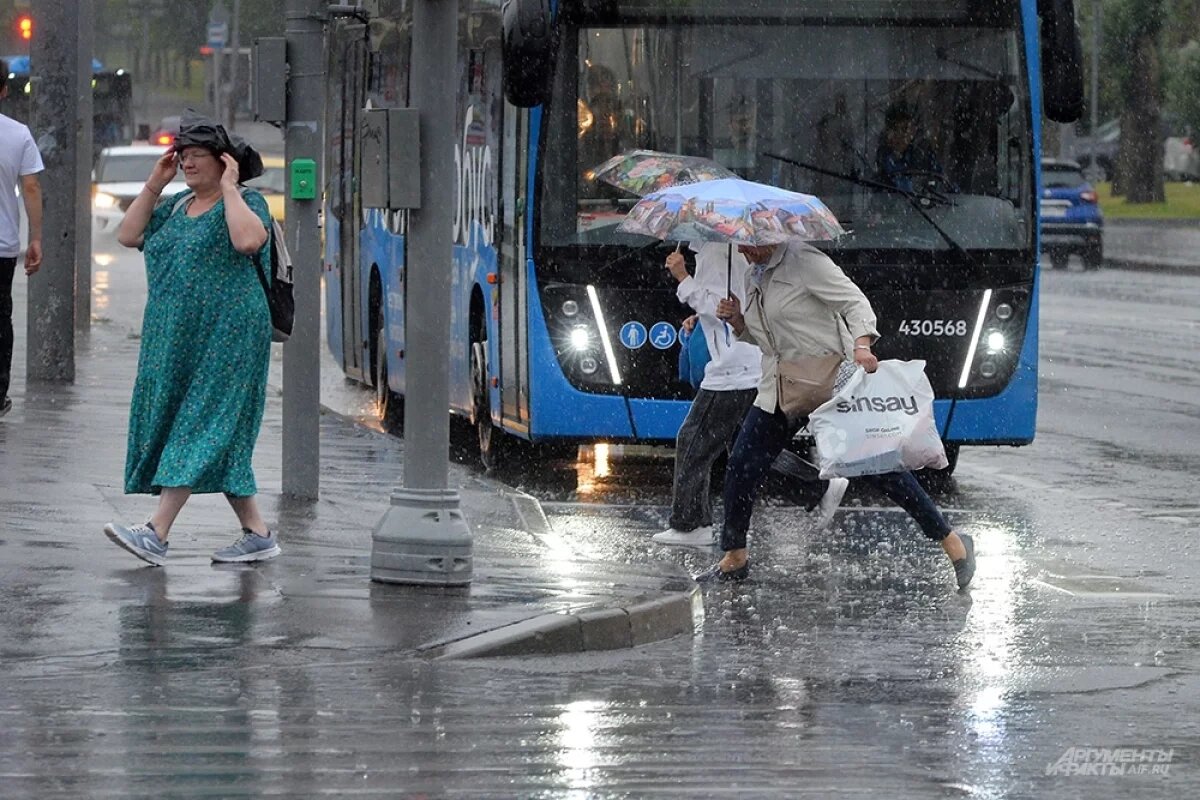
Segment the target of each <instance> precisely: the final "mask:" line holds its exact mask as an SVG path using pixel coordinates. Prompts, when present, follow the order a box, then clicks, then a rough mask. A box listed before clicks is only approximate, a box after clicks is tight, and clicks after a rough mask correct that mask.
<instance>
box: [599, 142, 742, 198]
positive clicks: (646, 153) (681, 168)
mask: <svg viewBox="0 0 1200 800" xmlns="http://www.w3.org/2000/svg"><path fill="white" fill-rule="evenodd" d="M587 177H588V178H590V179H593V180H600V181H604V182H605V183H609V184H612V185H613V186H616V187H617V188H618V189H624V190H625V191H627V192H632V193H633V194H636V195H638V196H643V195H646V194H649V193H650V192H654V191H658V190H660V189H666V188H667V187H669V186H679V185H680V184H686V183H698V182H699V181H715V180H719V179H721V178H736V177H737V176H736V175H734V174H733V173H732V172H730V171H729V170H727V169H725V167H722V166H721V165H720V164H718V163H717V162H715V161H713V160H711V159H707V158H701V157H700V156H681V155H678V154H676V153H662V152H659V151H658V150H628V151H626V152H624V153H621V155H619V156H613V157H612V158H610V159H609V160H608V161H605V162H604V163H603V164H601V165H600V166H598V167H595V168H594V169H592V170H589V171H588V174H587Z"/></svg>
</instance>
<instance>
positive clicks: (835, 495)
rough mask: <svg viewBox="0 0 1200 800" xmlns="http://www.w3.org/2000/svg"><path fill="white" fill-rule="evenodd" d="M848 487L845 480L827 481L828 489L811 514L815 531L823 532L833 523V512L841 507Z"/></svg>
mask: <svg viewBox="0 0 1200 800" xmlns="http://www.w3.org/2000/svg"><path fill="white" fill-rule="evenodd" d="M849 485H850V481H849V480H847V479H846V478H830V479H829V488H828V489H826V490H825V494H824V495H823V496H822V497H821V502H820V503H818V504H817V509H816V512H815V513H814V514H813V525H814V527H815V528H816V529H817V530H819V531H823V530H825V529H826V528H828V527H829V525H830V524H831V523H832V522H833V515H834V512H836V511H837V510H838V508H839V507H840V506H841V505H842V498H843V497H845V495H846V487H848V486H849Z"/></svg>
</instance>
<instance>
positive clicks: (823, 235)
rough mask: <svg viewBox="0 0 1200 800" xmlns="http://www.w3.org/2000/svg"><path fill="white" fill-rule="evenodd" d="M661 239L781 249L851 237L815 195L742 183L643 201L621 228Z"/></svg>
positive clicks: (678, 189)
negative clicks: (797, 243)
mask: <svg viewBox="0 0 1200 800" xmlns="http://www.w3.org/2000/svg"><path fill="white" fill-rule="evenodd" d="M617 229H618V230H621V231H624V232H626V233H641V234H645V235H647V236H654V237H655V238H658V239H678V240H682V241H692V242H695V241H703V242H729V243H731V244H747V245H768V244H780V243H782V242H785V241H787V240H788V239H803V240H806V241H822V240H828V239H836V238H837V237H838V236H841V235H842V234H843V233H845V231H844V230H842V226H841V224H840V223H839V222H838V221H837V218H836V217H834V216H833V212H832V211H830V210H829V209H828V208H826V206H825V204H824V203H822V202H821V201H820V200H819V199H817V198H816V197H814V196H813V195H810V194H801V193H799V192H789V191H787V190H786V189H779V188H777V187H775V186H768V185H766V184H763V183H755V182H753V181H746V180H742V179H741V178H723V179H721V180H712V181H704V182H702V183H692V184H688V185H685V186H673V187H671V188H669V189H663V190H661V191H657V192H653V193H651V194H648V195H646V196H645V197H643V198H642V199H641V200H639V201H638V202H637V204H636V205H634V207H633V208H632V209H630V210H629V213H628V214H627V215H626V217H625V219H624V220H623V221H622V222H621V224H620V225H619V226H617Z"/></svg>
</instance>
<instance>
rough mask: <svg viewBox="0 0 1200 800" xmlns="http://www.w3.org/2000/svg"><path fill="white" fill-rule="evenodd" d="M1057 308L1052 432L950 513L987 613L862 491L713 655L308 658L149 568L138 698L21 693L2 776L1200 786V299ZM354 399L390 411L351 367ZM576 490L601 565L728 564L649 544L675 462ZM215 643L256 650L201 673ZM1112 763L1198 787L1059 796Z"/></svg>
mask: <svg viewBox="0 0 1200 800" xmlns="http://www.w3.org/2000/svg"><path fill="white" fill-rule="evenodd" d="M102 284H104V285H103V286H102ZM96 285H97V287H98V290H99V291H100V292H101V295H100V296H101V297H103V298H104V299H105V302H104V304H103V307H101V304H100V303H99V302H98V303H97V308H96V313H97V314H102V315H105V316H109V317H110V318H120V319H129V320H135V319H136V316H137V314H138V313H139V311H138V308H137V305H138V302H139V297H138V294H137V286H138V278H137V273H136V269H135V267H131V266H130V264H129V263H128V262H126V261H124V260H121V261H118V262H114V264H112V265H110V266H109V267H108V269H107V275H105V276H104V278H103V279H101V278H100V276H99V275H97V281H96ZM1043 289H1044V294H1043V307H1042V320H1043V322H1042V352H1043V368H1042V401H1041V410H1040V416H1039V433H1038V439H1037V442H1036V443H1035V444H1034V445H1033V446H1031V447H1027V448H1022V449H1017V450H966V451H964V452H963V455H962V457H961V459H960V462H959V478H958V481H957V486H956V488H955V490H954V491H953V492H952V493H951V494H949V495H947V496H945V497H943V498H942V501H943V505H944V507H945V508H946V510H947V514H948V516H949V517H950V519H951V521H952V523H953V524H955V526H956V527H959V528H960V529H962V530H965V531H969V532H971V533H973V534H974V535H975V538H976V542H977V546H978V551H979V570H978V573H977V577H976V580H975V583H974V584H973V586H972V589H971V591H970V592H969V593H965V594H959V593H956V592H955V591H954V590H953V585H952V573H951V570H950V568H949V565H948V563H947V562H946V561H945V559H944V557H943V556H942V555H941V553H940V550H939V549H938V548H937V547H936V546H934V545H931V544H929V543H927V542H925V541H924V540H922V539H921V537H920V535H919V533H918V531H917V530H916V528H915V527H914V526H913V525H912V524H911V523H909V522H908V520H907V518H906V517H905V516H904V515H903V514H902V513H901V512H898V511H896V510H893V509H890V508H887V507H885V506H881V505H880V501H879V500H878V499H877V498H873V497H871V496H868V495H863V494H859V493H854V492H852V494H851V495H850V496H849V500H848V503H847V507H846V508H845V510H844V511H843V512H841V513H840V514H839V516H838V518H837V524H836V526H835V529H834V531H833V532H830V533H827V534H816V533H815V532H813V531H812V530H811V528H810V526H809V525H808V524H807V520H806V518H805V517H804V515H803V514H802V512H800V511H798V510H797V509H796V508H795V507H794V506H792V505H790V504H788V503H787V502H786V500H784V499H781V498H776V499H775V500H773V501H772V502H771V503H770V504H769V505H767V506H766V507H764V508H762V509H760V511H759V513H758V514H757V515H756V524H755V529H754V530H755V534H754V539H753V545H752V546H753V548H754V550H753V557H754V559H755V560H756V562H757V564H758V565H759V569H758V570H757V571H756V576H755V579H754V580H753V581H751V582H748V583H747V584H745V585H742V586H735V587H721V588H717V589H714V590H712V591H711V592H709V593H708V595H707V598H706V610H707V618H706V620H705V622H704V625H703V627H702V629H701V631H700V633H699V634H698V635H697V636H696V637H695V638H694V639H691V640H672V641H668V642H664V643H660V644H656V645H651V646H647V647H644V648H638V649H636V650H633V651H626V652H618V653H613V654H606V655H587V656H582V657H560V658H542V659H499V660H490V661H483V662H473V663H467V662H463V663H428V662H422V661H415V660H411V661H410V660H405V659H395V660H386V659H385V660H381V659H379V658H378V657H376V656H373V655H372V654H369V653H368V654H364V653H354V652H345V651H336V650H331V651H330V653H329V657H328V659H327V660H325V661H323V662H321V663H312V662H311V661H305V662H300V661H298V660H297V659H296V658H295V657H294V654H292V653H290V652H289V651H288V649H287V648H286V647H279V646H275V647H264V646H263V645H265V644H268V643H264V642H260V641H255V640H254V639H253V636H252V634H251V633H249V631H251V630H252V629H253V626H252V625H251V624H250V622H251V621H250V620H248V619H246V618H244V617H242V616H241V615H240V613H238V612H237V611H236V609H234V608H213V607H211V606H206V604H205V603H204V602H203V598H202V597H198V598H196V599H195V602H194V603H190V604H184V605H185V606H186V607H185V608H182V609H176V611H175V612H174V614H175V615H174V616H173V617H172V618H171V619H170V620H167V619H164V617H163V615H162V614H161V613H160V611H159V607H158V606H157V605H156V604H155V602H154V598H155V593H156V592H159V591H161V587H160V586H159V585H158V583H157V582H158V581H159V580H160V579H159V578H156V577H155V576H158V575H163V574H165V571H143V573H142V574H143V575H145V576H146V577H145V578H144V580H145V584H146V585H145V592H146V596H147V606H146V608H145V609H144V610H142V609H137V608H128V607H126V608H123V609H122V610H121V613H122V615H123V619H122V620H121V626H120V629H121V631H122V633H121V635H122V637H123V642H125V645H126V647H127V651H126V654H125V657H124V658H122V660H121V663H119V664H115V665H113V666H112V667H111V668H112V669H114V670H119V671H120V680H119V681H118V683H117V686H118V688H117V689H115V690H114V688H113V682H112V676H111V675H103V676H92V675H89V674H88V673H87V672H86V671H80V672H70V671H67V672H65V673H59V674H47V675H46V676H45V678H44V679H43V680H25V681H23V682H22V684H21V695H20V696H19V697H18V696H15V695H13V694H9V693H6V694H5V707H4V708H3V712H4V720H3V723H4V727H5V728H6V730H7V733H6V735H5V740H6V741H9V742H23V743H29V742H34V743H39V746H38V747H37V748H32V747H31V748H30V751H29V752H27V753H26V752H9V753H7V754H6V755H5V756H4V757H3V758H2V759H0V761H2V763H3V764H4V767H3V773H2V774H0V786H3V787H5V788H4V791H3V792H0V794H3V796H4V797H35V796H36V797H39V798H41V797H49V796H82V795H88V796H97V797H98V796H118V794H119V796H130V794H131V793H130V789H132V790H133V791H134V792H135V793H144V794H146V795H150V794H157V795H160V796H163V795H165V796H209V797H250V796H264V795H275V796H287V797H301V796H309V795H317V794H328V795H335V796H352V795H378V796H386V797H397V796H399V797H468V796H471V797H547V798H559V797H570V798H591V797H630V798H636V797H645V796H672V797H689V798H690V797H708V796H730V795H733V794H734V793H735V792H736V793H737V794H738V795H740V796H743V797H798V796H811V797H822V798H824V797H833V796H839V797H878V796H882V795H884V794H885V793H886V794H887V795H888V796H891V797H905V798H908V797H980V798H1001V797H1005V798H1012V797H1054V798H1060V797H1061V798H1073V797H1079V798H1085V797H1086V798H1089V800H1091V799H1092V798H1099V797H1168V796H1169V797H1193V796H1197V795H1200V679H1198V677H1197V676H1198V671H1200V626H1198V623H1197V616H1198V615H1197V610H1198V608H1200V546H1198V545H1196V544H1195V539H1196V533H1197V522H1198V521H1200V500H1197V499H1196V497H1195V491H1196V488H1195V478H1194V475H1195V474H1196V469H1195V468H1196V466H1197V461H1198V460H1200V457H1198V456H1197V454H1196V447H1197V443H1198V442H1200V413H1198V412H1200V408H1198V407H1197V406H1198V405H1200V390H1198V389H1197V378H1196V374H1197V367H1200V363H1198V362H1200V359H1197V357H1196V355H1195V354H1194V350H1193V347H1194V343H1195V341H1196V338H1197V332H1198V331H1197V328H1198V327H1200V277H1187V276H1157V275H1146V274H1138V273H1128V272H1116V271H1102V272H1099V273H1087V274H1084V273H1078V272H1070V273H1066V274H1063V273H1051V274H1048V275H1047V276H1046V278H1045V282H1044V285H1043ZM104 292H107V294H104ZM323 385H324V386H325V388H326V398H325V399H326V402H327V403H328V404H330V405H333V406H335V407H339V406H340V407H341V408H343V409H344V410H346V411H348V412H351V413H357V412H364V411H366V410H368V408H369V400H368V399H367V398H366V396H365V394H364V393H362V392H361V391H359V390H358V389H356V388H354V387H349V386H347V385H345V383H344V382H343V381H342V380H341V378H340V376H339V375H337V374H336V373H332V371H331V372H330V374H327V375H326V376H325V378H324V382H323ZM547 472H548V471H547V470H545V469H543V470H539V472H538V473H537V474H536V475H513V476H507V478H508V480H509V481H510V482H511V483H512V484H514V485H517V486H521V487H523V488H525V489H526V490H527V491H530V492H531V493H533V494H535V495H536V496H538V497H540V498H541V499H542V500H543V505H544V508H545V510H546V513H547V516H548V518H549V520H550V522H551V524H552V526H553V528H554V531H555V532H556V534H557V535H558V536H560V537H562V538H563V539H564V540H565V542H566V543H567V544H568V545H569V546H570V547H571V548H572V549H574V550H576V551H577V552H580V553H582V554H586V555H588V556H591V557H594V558H603V559H606V560H610V561H613V562H617V563H623V562H627V563H635V562H637V561H639V560H643V559H647V558H667V559H676V560H678V561H679V563H682V564H685V565H687V566H689V567H693V568H699V567H701V566H703V565H705V564H707V563H708V562H709V560H710V559H711V558H712V557H713V555H711V554H701V553H692V552H682V551H680V552H677V551H664V550H662V549H660V548H657V547H655V546H654V545H652V544H650V543H649V541H648V536H649V534H650V533H652V532H653V531H655V530H657V529H659V528H661V527H662V525H663V523H664V521H665V514H666V508H665V502H666V497H667V494H668V492H669V479H670V478H669V475H670V464H669V461H666V460H663V461H660V462H654V461H649V462H646V461H640V462H638V463H636V464H635V463H633V462H631V461H623V460H622V459H620V458H617V457H615V456H614V455H613V454H610V459H609V461H608V463H607V464H605V463H604V459H603V458H601V459H600V463H599V464H597V463H596V459H595V457H594V455H593V456H592V457H590V458H584V459H581V460H580V461H579V462H575V463H571V462H564V463H562V464H560V465H558V467H557V469H555V470H553V471H550V472H553V473H554V476H553V477H552V478H551V479H547V478H546V477H545V475H546V473H547ZM254 608H256V609H258V611H257V613H266V612H267V611H268V610H269V604H267V605H265V606H254ZM185 612H186V613H185ZM31 613H36V609H31ZM246 613H251V612H249V611H247V612H246ZM189 626H191V628H194V629H195V630H194V631H192V632H193V633H197V632H199V631H205V632H207V635H209V636H212V637H214V641H216V640H220V641H228V642H245V644H246V648H245V650H244V651H240V652H239V651H233V652H234V653H236V654H235V655H228V653H229V651H226V655H225V656H224V657H223V658H221V659H217V660H211V661H210V660H207V659H194V658H191V657H188V656H180V657H179V658H172V657H171V652H172V651H171V650H170V647H169V645H170V643H171V641H172V637H173V636H183V635H186V634H187V633H188V631H189ZM64 697H69V698H70V702H63V698H64ZM33 709H57V710H55V711H53V712H52V713H30V712H31V710H33ZM1089 746H1092V747H1106V748H1120V747H1124V748H1137V749H1141V748H1152V749H1156V750H1159V749H1161V750H1164V751H1169V753H1168V755H1167V758H1169V762H1167V764H1166V766H1167V767H1168V769H1166V774H1162V772H1163V771H1162V769H1161V768H1160V770H1159V774H1145V775H1131V774H1126V775H1120V776H1107V777H1100V776H1066V775H1061V774H1055V775H1050V774H1047V770H1048V767H1049V766H1050V765H1052V764H1054V763H1055V762H1057V761H1059V759H1060V757H1062V756H1064V754H1065V753H1067V751H1068V749H1069V748H1078V747H1089ZM1160 767H1161V765H1160ZM35 775H36V776H40V777H39V778H38V779H35V778H34V777H33V776H35Z"/></svg>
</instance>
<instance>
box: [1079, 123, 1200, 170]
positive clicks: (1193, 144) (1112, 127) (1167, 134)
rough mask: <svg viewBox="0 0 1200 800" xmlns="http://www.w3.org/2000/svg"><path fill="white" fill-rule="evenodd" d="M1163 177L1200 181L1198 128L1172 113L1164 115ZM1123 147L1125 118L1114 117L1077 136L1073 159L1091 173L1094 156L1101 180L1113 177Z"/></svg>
mask: <svg viewBox="0 0 1200 800" xmlns="http://www.w3.org/2000/svg"><path fill="white" fill-rule="evenodd" d="M1162 136H1163V167H1162V168H1163V177H1165V178H1166V179H1167V180H1169V181H1193V180H1200V141H1198V140H1197V139H1198V137H1197V133H1196V131H1193V130H1192V129H1191V128H1190V127H1189V126H1188V125H1186V124H1184V123H1183V122H1181V121H1179V120H1177V119H1176V118H1175V117H1173V116H1171V115H1164V116H1163V118H1162ZM1120 146H1121V121H1120V120H1119V119H1111V120H1109V121H1108V122H1105V123H1104V124H1103V125H1098V126H1097V127H1096V133H1095V135H1089V136H1077V137H1076V138H1075V140H1074V143H1073V145H1072V146H1071V148H1070V150H1071V158H1072V159H1074V160H1075V161H1078V162H1079V163H1080V164H1082V165H1083V167H1084V170H1085V171H1086V172H1087V173H1088V174H1089V175H1090V174H1092V173H1091V169H1092V159H1093V158H1095V166H1096V167H1097V168H1098V169H1099V172H1098V173H1097V177H1098V179H1099V180H1109V179H1111V178H1112V174H1113V168H1114V166H1115V165H1116V163H1117V151H1118V150H1119V149H1120Z"/></svg>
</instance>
